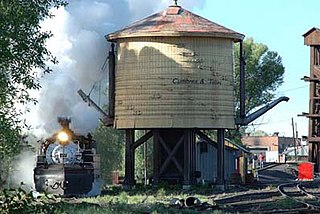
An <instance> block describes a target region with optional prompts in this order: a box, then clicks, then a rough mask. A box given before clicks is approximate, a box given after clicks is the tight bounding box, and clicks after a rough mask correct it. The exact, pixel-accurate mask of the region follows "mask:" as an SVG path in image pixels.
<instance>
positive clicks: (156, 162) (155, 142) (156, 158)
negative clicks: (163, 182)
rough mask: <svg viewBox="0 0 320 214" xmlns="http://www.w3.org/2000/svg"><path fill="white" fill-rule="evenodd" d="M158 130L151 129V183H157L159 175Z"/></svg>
mask: <svg viewBox="0 0 320 214" xmlns="http://www.w3.org/2000/svg"><path fill="white" fill-rule="evenodd" d="M159 149H160V144H159V130H157V129H155V130H153V185H155V186H156V185H158V183H159V177H160V166H159V164H160V157H159Z"/></svg>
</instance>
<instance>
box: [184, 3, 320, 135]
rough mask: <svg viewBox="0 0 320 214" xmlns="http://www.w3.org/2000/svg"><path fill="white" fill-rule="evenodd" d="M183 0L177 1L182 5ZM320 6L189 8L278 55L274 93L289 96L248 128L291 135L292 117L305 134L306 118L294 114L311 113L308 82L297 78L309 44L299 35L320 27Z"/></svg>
mask: <svg viewBox="0 0 320 214" xmlns="http://www.w3.org/2000/svg"><path fill="white" fill-rule="evenodd" d="M185 1H187V0H180V1H179V4H180V5H182V6H183V4H184V2H185ZM319 8H320V1H319V0H307V1H302V0H268V1H261V0H260V1H257V0H223V1H218V0H206V2H205V4H204V6H203V7H201V8H194V9H193V10H192V11H193V12H195V13H197V14H199V15H200V16H202V17H204V18H207V19H209V20H211V21H213V22H216V23H218V24H221V25H223V26H225V27H228V28H230V29H232V30H235V31H237V32H239V33H242V34H244V35H245V36H246V38H249V37H252V38H253V39H254V41H255V42H258V43H263V44H265V45H267V46H268V48H269V50H270V51H276V52H277V53H278V54H279V55H280V56H281V57H282V63H283V65H284V67H285V75H284V83H283V85H282V86H281V87H279V88H278V90H277V91H276V97H280V96H287V97H289V98H290V100H289V101H288V102H281V103H280V104H278V105H277V106H276V107H275V108H273V109H272V110H270V111H269V112H268V113H266V114H265V115H264V116H261V117H260V118H259V119H257V120H255V121H253V124H252V125H250V126H249V129H250V130H263V131H265V132H267V133H268V134H272V133H274V132H279V134H280V135H281V136H288V137H289V136H292V135H293V133H292V125H291V123H292V118H293V120H294V123H296V124H297V131H298V133H299V136H301V135H308V119H306V118H305V117H298V116H297V115H298V114H301V113H302V112H308V111H309V110H308V109H309V84H308V83H307V82H304V81H302V80H300V79H301V78H302V77H303V76H309V74H310V66H309V63H310V58H309V57H310V56H309V53H310V52H309V51H310V48H309V47H308V46H305V45H304V40H303V36H302V35H303V34H304V33H306V32H307V31H308V30H310V29H311V28H312V27H318V28H319V27H320V19H319Z"/></svg>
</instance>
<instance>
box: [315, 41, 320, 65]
mask: <svg viewBox="0 0 320 214" xmlns="http://www.w3.org/2000/svg"><path fill="white" fill-rule="evenodd" d="M313 55H314V59H313V62H314V63H313V64H314V65H320V45H317V46H314V54H313Z"/></svg>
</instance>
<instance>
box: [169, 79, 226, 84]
mask: <svg viewBox="0 0 320 214" xmlns="http://www.w3.org/2000/svg"><path fill="white" fill-rule="evenodd" d="M172 83H173V84H174V85H222V82H221V81H219V80H217V79H188V78H186V79H180V78H173V79H172Z"/></svg>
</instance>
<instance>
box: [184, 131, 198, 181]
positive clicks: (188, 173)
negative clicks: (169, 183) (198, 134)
mask: <svg viewBox="0 0 320 214" xmlns="http://www.w3.org/2000/svg"><path fill="white" fill-rule="evenodd" d="M195 149H196V148H195V133H194V131H193V130H191V129H189V130H186V131H185V133H184V164H183V171H184V173H183V184H184V185H190V184H192V183H193V182H195V170H196V162H195Z"/></svg>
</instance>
